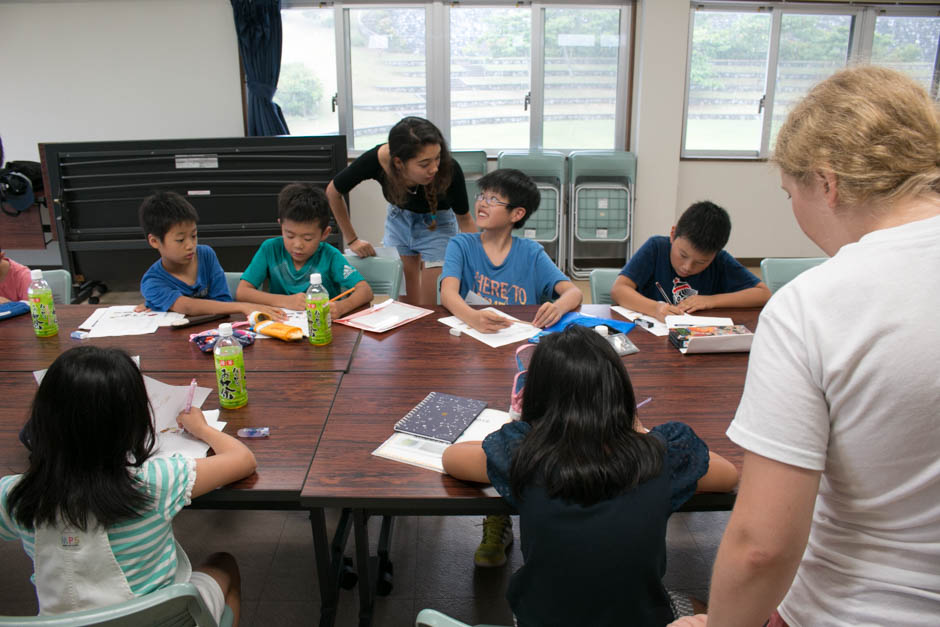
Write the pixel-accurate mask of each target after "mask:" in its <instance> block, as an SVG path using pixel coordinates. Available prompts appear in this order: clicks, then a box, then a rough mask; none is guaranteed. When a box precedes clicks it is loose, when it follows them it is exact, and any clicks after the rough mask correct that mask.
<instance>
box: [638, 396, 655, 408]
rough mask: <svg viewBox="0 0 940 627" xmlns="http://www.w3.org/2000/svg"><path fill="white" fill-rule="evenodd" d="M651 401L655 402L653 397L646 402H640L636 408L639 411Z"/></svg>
mask: <svg viewBox="0 0 940 627" xmlns="http://www.w3.org/2000/svg"><path fill="white" fill-rule="evenodd" d="M651 400H653V397H652V396H650V397H648V398H647V399H646V400H643V401H640V402H639V403H637V404H636V408H637V409H639V408H641V407H643V406H644V405H646V404H647V403H649V402H650V401H651Z"/></svg>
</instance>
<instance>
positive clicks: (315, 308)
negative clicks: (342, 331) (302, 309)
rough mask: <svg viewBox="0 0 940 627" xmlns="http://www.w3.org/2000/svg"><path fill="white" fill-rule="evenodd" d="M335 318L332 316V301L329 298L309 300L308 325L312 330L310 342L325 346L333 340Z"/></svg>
mask: <svg viewBox="0 0 940 627" xmlns="http://www.w3.org/2000/svg"><path fill="white" fill-rule="evenodd" d="M332 324H333V320H332V318H331V317H330V303H329V302H328V301H327V299H325V298H324V299H321V300H308V301H307V327H308V329H309V330H310V343H311V344H313V345H314V346H323V345H324V344H329V343H330V342H332V341H333V328H332Z"/></svg>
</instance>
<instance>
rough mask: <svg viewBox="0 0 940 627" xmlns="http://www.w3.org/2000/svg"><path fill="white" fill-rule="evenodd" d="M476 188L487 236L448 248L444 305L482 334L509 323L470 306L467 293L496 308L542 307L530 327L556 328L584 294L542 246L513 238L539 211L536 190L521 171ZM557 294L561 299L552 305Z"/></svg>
mask: <svg viewBox="0 0 940 627" xmlns="http://www.w3.org/2000/svg"><path fill="white" fill-rule="evenodd" d="M477 184H478V186H479V188H480V194H479V195H478V196H477V200H476V214H477V226H479V227H480V228H482V229H483V232H482V233H458V234H457V235H455V236H454V237H452V238H451V240H450V242H449V243H448V244H447V251H446V253H445V254H444V270H443V271H442V272H441V276H442V277H443V278H442V280H441V303H443V305H444V306H445V307H446V308H447V309H448V310H449V311H450V312H451V313H452V314H454V315H455V316H457V317H458V318H460V319H461V320H463V321H464V322H466V323H467V324H469V325H470V326H471V327H473V328H474V329H476V330H478V331H481V332H483V333H495V332H496V331H499V330H500V329H501V328H503V327H506V326H509V324H510V321H509V320H507V319H506V318H504V317H503V316H500V315H498V314H495V313H493V312H491V311H482V310H478V309H473V308H472V307H470V306H469V305H467V303H466V302H465V300H464V299H465V298H466V297H467V294H468V293H469V292H475V293H476V295H477V296H479V297H482V299H483V300H484V301H488V302H490V303H492V304H494V305H541V307H539V310H538V311H537V312H536V314H535V318H534V319H533V320H532V324H534V325H535V326H538V327H547V326H551V325H553V324H555V323H556V322H557V321H558V319H559V318H561V316H562V315H563V314H565V313H567V312H569V311H571V310H572V309H574V308H575V307H577V306H578V305H580V304H581V297H582V295H581V290H579V289H578V288H577V287H575V285H574V284H573V283H571V281H569V280H568V277H566V276H565V275H564V273H562V271H561V270H559V269H558V267H557V266H556V265H555V264H554V263H553V262H552V260H551V259H550V258H549V256H548V255H547V254H546V253H545V250H544V249H543V248H542V246H541V244H539V243H538V242H535V241H532V240H528V239H522V238H520V237H514V236H513V234H512V230H513V229H520V228H522V225H523V224H525V221H526V220H528V218H529V216H530V215H532V213H533V212H534V211H535V210H536V209H538V206H539V202H540V201H541V196H540V195H539V190H538V188H537V187H536V186H535V183H533V182H532V179H530V178H529V177H528V176H526V175H525V174H524V173H523V172H520V171H519V170H512V169H503V170H496V171H494V172H490V173H489V174H487V175H485V176H483V177H481V178H480V179H479V180H478V181H477ZM556 295H557V296H558V300H556V301H555V302H554V303H553V302H551V300H552V299H553V298H554V297H555V296H556Z"/></svg>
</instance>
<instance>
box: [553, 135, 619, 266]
mask: <svg viewBox="0 0 940 627" xmlns="http://www.w3.org/2000/svg"><path fill="white" fill-rule="evenodd" d="M568 180H569V184H570V186H571V189H570V193H569V196H568V198H569V211H568V215H569V218H570V223H569V227H568V231H569V232H570V233H571V236H570V237H569V238H568V250H567V254H566V258H567V260H568V268H569V274H570V276H571V277H572V278H575V279H581V280H584V279H587V278H588V277H589V276H590V274H591V270H593V269H595V268H605V267H617V268H621V267H623V264H624V263H625V260H626V259H627V258H628V257H629V256H630V253H631V251H632V248H633V201H634V185H635V182H636V156H635V155H634V154H633V153H630V152H623V151H614V150H578V151H574V152H572V153H570V154H569V155H568Z"/></svg>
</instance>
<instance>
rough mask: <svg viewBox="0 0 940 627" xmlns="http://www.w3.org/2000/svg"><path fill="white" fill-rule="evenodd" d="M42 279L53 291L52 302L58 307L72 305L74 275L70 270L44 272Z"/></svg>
mask: <svg viewBox="0 0 940 627" xmlns="http://www.w3.org/2000/svg"><path fill="white" fill-rule="evenodd" d="M42 278H43V279H45V280H46V283H48V284H49V287H50V288H51V289H52V302H54V303H55V304H57V305H71V304H72V273H71V272H69V271H68V270H43V271H42Z"/></svg>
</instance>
